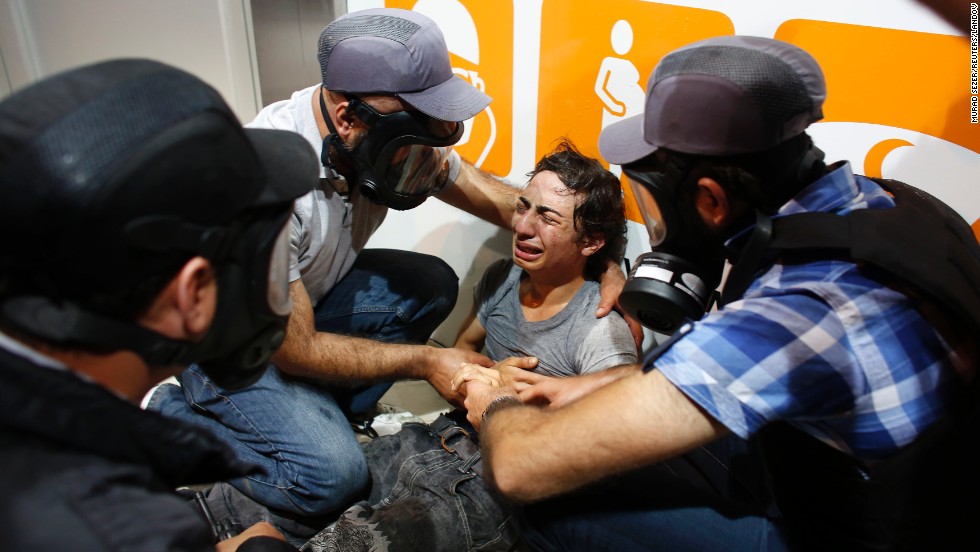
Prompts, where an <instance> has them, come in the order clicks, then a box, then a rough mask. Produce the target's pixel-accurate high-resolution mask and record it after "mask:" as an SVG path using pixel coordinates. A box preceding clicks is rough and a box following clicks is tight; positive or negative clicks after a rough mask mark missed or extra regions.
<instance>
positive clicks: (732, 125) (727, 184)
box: [465, 36, 980, 550]
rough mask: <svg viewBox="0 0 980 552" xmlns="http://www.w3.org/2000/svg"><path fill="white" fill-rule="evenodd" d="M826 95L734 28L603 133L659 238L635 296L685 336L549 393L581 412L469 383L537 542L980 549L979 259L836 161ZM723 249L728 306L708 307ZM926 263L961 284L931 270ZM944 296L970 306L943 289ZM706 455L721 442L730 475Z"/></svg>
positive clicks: (674, 56) (627, 546)
mask: <svg viewBox="0 0 980 552" xmlns="http://www.w3.org/2000/svg"><path fill="white" fill-rule="evenodd" d="M824 98H825V86H824V80H823V75H822V72H821V70H820V68H819V66H818V65H817V63H816V61H815V60H814V59H813V58H812V57H811V56H810V55H809V54H807V53H806V52H804V51H802V50H800V49H799V48H797V47H795V46H792V45H790V44H787V43H784V42H780V41H776V40H771V39H765V38H757V37H738V36H728V37H718V38H712V39H708V40H704V41H700V42H696V43H693V44H690V45H688V46H685V47H682V48H680V49H678V50H676V51H674V52H672V53H670V54H668V55H667V56H665V57H664V58H663V59H662V60H661V62H660V63H659V65H658V66H657V68H656V70H655V71H654V74H653V75H652V76H651V78H650V80H649V83H648V86H647V99H646V101H647V104H646V110H645V113H644V114H643V115H641V116H638V117H635V118H633V119H628V120H626V121H623V122H621V123H618V124H615V125H612V126H610V127H608V128H606V129H605V130H604V131H603V133H602V135H601V137H600V141H599V145H600V150H601V152H602V154H603V156H604V157H605V158H606V159H607V160H608V161H609V162H611V163H616V164H620V165H622V167H623V171H624V173H625V174H626V175H627V176H628V177H629V179H630V183H631V186H632V187H633V190H634V192H635V193H636V196H637V198H638V203H639V205H640V207H641V208H642V210H643V211H644V219H645V223H646V226H647V229H648V230H649V235H650V241H651V245H652V246H653V252H652V253H650V254H647V255H645V256H644V257H643V258H642V259H641V260H640V262H638V263H637V267H636V268H635V270H634V271H633V272H632V273H631V276H632V279H631V282H630V283H628V284H627V288H626V289H624V294H627V295H628V294H629V293H632V294H633V297H632V298H631V299H627V300H626V301H624V302H627V303H630V305H624V306H625V307H626V308H627V310H632V312H634V314H636V315H637V316H638V317H640V318H641V319H644V320H645V321H646V322H647V323H649V324H655V325H657V327H658V328H660V329H661V330H662V331H672V330H673V329H674V328H678V326H679V328H678V329H676V331H674V333H673V335H672V336H671V338H670V339H669V340H668V341H667V342H666V343H664V344H663V345H661V346H660V347H659V348H658V349H656V350H655V351H653V352H651V353H650V354H649V355H648V356H647V357H646V359H645V360H644V363H643V365H642V366H634V367H632V369H630V370H622V371H619V372H618V373H617V375H619V376H621V377H620V378H619V379H617V380H616V381H614V382H612V383H609V384H607V385H604V386H601V387H600V386H599V385H598V384H596V383H595V382H592V381H590V379H589V377H588V376H585V377H581V378H570V379H568V380H560V383H559V382H550V383H549V385H550V386H551V387H549V388H548V389H547V394H550V395H551V396H552V397H554V398H556V399H561V398H562V397H567V396H568V395H569V394H570V393H572V390H574V391H575V392H576V393H577V395H579V396H581V395H583V394H586V393H585V391H591V393H590V394H588V396H585V397H583V398H581V399H579V400H577V401H572V402H571V403H570V404H567V405H566V406H564V407H562V408H557V409H549V410H540V409H535V408H532V407H528V406H521V402H520V401H519V400H518V399H517V396H516V393H515V392H514V391H513V390H512V389H507V388H501V389H494V388H491V387H489V386H487V385H486V384H485V383H484V382H481V381H478V380H474V381H471V382H468V383H467V384H466V386H465V393H466V395H467V398H466V402H465V405H466V407H467V409H468V410H469V412H470V413H471V414H473V413H476V415H477V416H480V417H481V418H482V420H483V433H482V436H481V443H482V446H483V456H484V460H485V461H486V462H488V466H489V471H490V478H491V479H492V480H493V481H494V482H495V484H496V486H497V488H498V489H499V490H500V491H501V492H503V493H504V494H505V495H506V496H508V497H510V498H512V499H515V500H518V501H522V502H537V501H544V502H542V503H541V504H536V505H534V506H531V507H528V508H527V509H526V512H525V513H526V519H527V520H528V523H529V525H530V528H529V530H528V532H527V533H526V536H527V538H528V540H529V542H530V543H531V544H532V545H533V547H534V548H537V549H541V550H559V549H561V550H564V549H583V550H605V549H610V550H633V549H641V548H645V549H658V548H664V549H672V550H675V549H690V550H782V549H791V550H799V549H814V550H835V549H846V550H854V549H875V550H881V549H893V548H896V547H908V549H924V548H926V547H936V548H940V549H952V548H954V547H956V548H958V549H959V547H961V546H963V543H964V542H967V541H966V540H964V539H968V540H969V541H970V542H974V541H976V539H977V535H976V534H975V532H974V533H972V534H971V533H969V532H968V531H967V529H968V528H970V527H972V521H971V520H972V519H974V518H975V516H976V515H977V513H978V512H977V510H978V508H977V505H976V503H975V499H974V498H972V497H975V491H976V490H977V488H978V484H977V477H976V475H975V472H976V470H975V468H974V467H973V466H971V465H970V462H971V460H970V459H971V458H975V457H976V449H977V448H978V447H977V445H976V441H977V439H976V438H975V435H976V433H975V427H973V426H971V425H970V424H971V422H970V418H968V417H967V416H968V415H971V414H973V415H974V418H975V412H976V411H977V408H976V399H975V394H974V393H968V392H967V391H972V389H970V388H969V387H968V385H967V382H969V381H971V378H972V377H973V375H974V369H975V359H976V358H977V357H976V351H975V347H974V346H971V345H969V344H968V340H967V339H964V334H967V333H968V332H969V331H971V330H969V328H977V327H978V325H977V322H976V320H977V316H976V315H975V314H972V315H971V313H970V310H971V309H958V308H957V305H956V302H957V300H960V301H961V302H963V303H964V304H966V305H971V306H972V305H977V304H978V301H980V297H978V293H977V287H978V286H977V283H978V282H980V278H978V277H976V276H972V277H971V276H969V275H970V274H973V275H976V274H980V263H978V261H977V259H978V258H980V250H978V248H977V244H976V241H975V238H974V237H973V234H972V231H970V229H969V226H968V225H966V223H965V221H963V220H962V219H961V218H959V217H958V216H957V215H955V214H954V213H952V212H951V210H950V211H947V210H948V208H946V210H944V209H943V208H944V207H945V206H941V204H939V203H938V202H936V201H935V200H933V199H932V198H931V197H929V196H927V194H924V193H923V192H921V191H919V190H914V189H912V188H910V187H908V186H905V185H903V184H901V183H894V182H890V181H889V182H885V181H881V182H879V181H873V180H871V179H868V178H865V177H862V176H857V175H854V174H852V173H851V169H850V165H849V164H848V163H846V162H839V163H835V164H833V165H829V166H825V165H824V163H823V162H822V153H821V152H820V151H819V150H818V149H817V148H816V147H815V146H814V145H813V143H812V141H811V140H810V138H809V137H808V136H807V135H806V134H805V129H806V127H807V126H808V125H810V124H811V123H813V122H814V121H817V120H819V119H820V118H821V117H822V112H821V107H822V104H823V101H824ZM886 189H887V190H888V191H886ZM909 190H911V193H910V192H909ZM893 194H894V197H893ZM926 205H932V206H933V207H935V208H933V207H930V208H925V207H923V206H926ZM930 209H932V211H930ZM933 215H938V216H933ZM800 217H802V218H800ZM798 221H804V224H802V225H801V224H796V222H798ZM841 221H846V224H847V225H850V226H849V227H850V228H851V229H852V232H848V231H847V228H848V226H845V225H844V224H842V223H841ZM866 222H870V224H867V223H866ZM841 228H843V229H844V231H841V232H838V231H837V230H840V229H841ZM877 232H881V234H880V236H879V235H876V233H877ZM916 234H924V235H927V236H928V237H929V238H928V239H926V240H921V239H917V236H916ZM912 249H914V251H913V250H912ZM930 250H939V252H940V253H939V254H935V255H934V254H933V253H932V251H930ZM725 257H727V258H729V259H730V260H731V261H732V263H733V268H732V269H731V272H730V275H729V276H728V278H727V281H726V283H725V287H724V292H723V293H722V295H721V300H720V305H721V306H720V308H718V309H717V310H712V311H711V312H709V313H708V314H707V315H705V314H704V310H705V308H707V307H708V306H709V305H708V300H709V298H710V296H711V294H710V291H711V290H712V289H714V287H715V286H716V285H717V284H718V281H719V280H720V278H721V273H722V268H723V264H722V261H723V259H724V258H725ZM919 258H922V259H925V260H926V262H927V266H930V267H931V266H936V267H938V268H939V269H944V268H949V269H950V270H948V271H947V272H945V274H946V275H948V279H945V280H943V279H941V278H935V277H934V276H933V275H931V274H928V272H929V270H925V272H926V273H927V274H926V276H925V277H924V278H919V276H914V277H913V275H912V273H913V272H915V271H919V270H921V268H920V267H919V265H921V264H922V263H918V262H917V261H918V259H919ZM856 259H860V261H857V260H856ZM905 259H912V260H913V261H915V262H904V261H905ZM949 259H953V261H950V260H949ZM896 265H901V266H902V267H903V268H901V269H900V270H896V269H894V268H892V267H894V266H896ZM940 265H941V266H940ZM904 267H907V268H908V270H907V271H905V268H904ZM940 281H941V282H943V283H942V284H940V283H938V282H940ZM923 282H924V284H923ZM933 282H937V283H935V285H932V283H933ZM947 286H948V287H951V288H953V289H957V290H962V293H961V294H959V295H957V296H954V297H952V298H951V297H950V296H949V294H944V293H943V292H942V291H941V290H940V291H938V292H936V291H935V290H936V288H942V287H947ZM954 295H955V294H954ZM973 331H975V330H973ZM524 395H525V393H524V392H522V394H521V396H522V397H524ZM973 423H975V422H973ZM733 438H738V439H741V440H745V439H752V440H751V441H750V442H749V444H750V445H751V446H752V447H753V448H752V449H750V450H751V451H758V452H760V453H761V455H762V457H764V458H765V466H766V468H767V476H768V478H769V481H770V482H771V485H770V486H769V487H767V488H766V490H765V491H762V490H760V489H759V488H758V487H754V486H752V485H751V484H749V486H748V487H743V486H742V484H743V483H745V482H746V481H747V480H745V479H743V478H742V476H743V475H746V474H750V473H752V468H753V467H758V466H759V465H760V464H759V462H758V461H756V460H754V456H752V455H751V454H747V455H739V456H736V457H731V458H729V457H726V456H725V453H724V452H723V451H724V450H726V449H727V448H728V445H730V444H732V443H739V442H738V441H732V439H733ZM742 444H744V443H742ZM702 446H707V447H708V448H707V449H706V448H701V447H702ZM756 446H758V449H756V448H755V447H756ZM706 450H707V451H708V452H710V453H712V454H716V455H717V454H718V453H719V451H721V456H718V458H719V459H721V460H722V463H723V464H724V468H723V469H719V468H720V466H718V465H715V464H713V462H708V463H705V462H704V460H705V459H706V458H707V459H711V458H712V457H711V456H710V454H709V455H706V454H705V452H706ZM740 464H742V465H740ZM643 466H646V467H643ZM614 475H615V477H609V476H614ZM604 478H608V479H605V480H604V481H601V482H600V480H601V479H604ZM593 483H594V484H593ZM590 484H593V485H590ZM583 487H585V488H584V489H582V488H583ZM572 491H574V492H573V493H572V494H570V495H568V494H567V493H569V492H572ZM766 492H771V493H772V496H773V497H774V499H773V501H772V502H771V503H770V502H769V500H767V499H766V498H765V497H766ZM558 495H566V496H558ZM552 497H557V498H554V499H552V500H546V499H551V498H552ZM974 544H976V543H975V542H974Z"/></svg>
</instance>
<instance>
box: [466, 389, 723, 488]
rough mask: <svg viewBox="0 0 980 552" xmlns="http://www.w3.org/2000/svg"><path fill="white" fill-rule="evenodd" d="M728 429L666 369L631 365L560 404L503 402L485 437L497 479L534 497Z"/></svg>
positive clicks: (491, 470)
mask: <svg viewBox="0 0 980 552" xmlns="http://www.w3.org/2000/svg"><path fill="white" fill-rule="evenodd" d="M726 431H727V430H726V429H725V428H724V427H723V426H721V425H720V424H718V422H716V421H715V420H714V419H713V418H711V417H710V416H708V415H707V414H706V413H705V412H703V411H702V410H701V409H700V408H699V407H697V406H696V405H695V404H694V403H692V402H691V401H690V399H688V398H687V397H686V396H685V395H684V394H683V393H681V392H680V391H679V390H678V389H677V388H676V387H674V386H673V385H672V384H671V383H670V382H669V381H667V380H666V378H664V377H663V375H661V374H660V373H659V372H656V371H654V372H651V373H649V374H643V373H641V372H632V373H631V375H629V376H627V377H623V378H620V379H619V380H617V381H615V382H613V383H612V384H610V385H607V386H605V387H603V388H601V389H599V390H597V391H596V392H595V393H592V394H591V395H589V396H586V397H584V398H582V399H581V400H579V401H576V402H574V403H572V404H569V405H568V406H566V407H564V408H560V409H555V410H546V409H539V408H535V407H529V406H523V407H511V408H506V409H503V410H501V411H499V412H497V413H495V414H493V415H491V416H489V417H488V418H487V420H486V423H485V425H484V427H483V433H482V434H481V437H480V443H481V446H482V448H483V457H484V460H485V462H486V465H487V468H488V474H489V478H490V480H491V481H492V482H493V483H494V485H496V487H497V488H498V490H500V491H501V492H502V493H503V494H504V495H505V496H507V497H509V498H511V499H513V500H517V501H521V502H533V501H537V500H541V499H544V498H548V497H551V496H555V495H558V494H562V493H565V492H568V491H571V490H573V489H576V488H579V487H582V486H584V485H586V484H588V483H591V482H594V481H597V480H599V479H601V478H603V477H606V476H609V475H612V474H615V473H621V472H624V471H627V470H630V469H634V468H638V467H641V466H644V465H648V464H652V463H654V462H658V461H660V460H663V459H666V458H669V457H672V456H676V455H678V454H681V453H683V452H686V451H687V450H690V449H691V448H694V447H696V446H698V445H701V444H704V443H706V442H708V441H711V440H713V439H716V438H718V437H720V436H721V435H723V434H725V433H726Z"/></svg>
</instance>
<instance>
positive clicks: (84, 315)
mask: <svg viewBox="0 0 980 552" xmlns="http://www.w3.org/2000/svg"><path fill="white" fill-rule="evenodd" d="M316 166H317V163H316V157H315V155H314V152H313V151H312V149H311V148H310V147H309V145H307V144H306V143H305V142H304V141H303V140H302V138H300V137H298V136H296V135H295V134H293V133H290V132H282V131H276V130H264V129H263V130H259V129H248V130H243V129H242V127H241V125H240V123H239V122H238V120H237V119H236V118H235V116H234V114H233V113H232V112H231V110H230V108H229V107H228V106H227V105H226V104H225V103H224V101H223V100H222V99H221V97H220V96H219V95H218V93H217V92H216V91H215V90H214V89H212V88H211V87H210V86H208V85H206V84H205V83H204V82H202V81H201V80H199V79H197V78H196V77H193V76H192V75H189V74H187V73H185V72H183V71H180V70H177V69H174V68H172V67H169V66H166V65H163V64H160V63H157V62H152V61H146V60H119V61H110V62H105V63H101V64H96V65H91V66H87V67H83V68H80V69H75V70H72V71H68V72H65V73H61V74H58V75H56V76H53V77H50V78H48V79H45V80H42V81H40V82H38V83H36V84H34V85H32V86H30V87H28V88H26V89H24V90H22V91H20V92H17V93H15V94H13V95H12V96H10V97H9V98H7V99H5V100H4V101H3V102H2V103H0V381H2V384H0V449H2V450H3V453H2V454H0V470H2V471H0V473H2V474H3V475H2V479H0V503H2V506H0V509H2V511H3V512H4V515H3V518H2V519H3V521H2V522H0V527H2V533H3V545H2V548H3V549H4V550H17V551H19V550H24V551H28V550H30V551H35V550H63V549H66V548H70V549H76V550H122V549H138V550H178V549H179V550H214V549H215V544H216V540H217V538H218V533H217V532H216V531H215V530H214V529H215V528H214V526H210V527H209V525H208V523H207V522H206V521H205V517H204V516H203V512H202V511H200V510H199V509H198V506H197V505H195V504H194V503H193V502H191V501H188V500H184V499H182V498H180V497H178V496H177V495H175V494H174V490H175V489H176V488H177V487H178V486H179V485H189V484H200V483H207V482H211V481H215V480H218V479H226V478H231V477H240V476H242V475H245V474H248V473H251V472H252V471H254V470H255V467H254V466H249V465H248V464H245V463H242V462H240V461H239V460H238V459H237V458H236V457H235V455H234V454H233V453H232V451H231V450H230V449H229V448H227V447H226V446H224V445H222V444H221V443H219V442H216V441H215V440H214V437H213V435H211V434H210V433H208V432H206V431H202V430H200V429H199V428H196V427H194V426H191V425H188V424H183V423H180V422H177V421H175V420H171V419H166V418H164V417H162V416H160V415H158V414H156V413H152V412H145V411H143V410H140V409H139V407H138V404H139V401H140V399H142V398H143V395H144V394H145V393H146V391H147V390H148V389H149V388H150V387H151V386H152V385H153V384H155V383H157V382H159V381H160V380H162V379H164V378H166V377H168V376H170V375H173V374H175V373H177V371H178V370H180V369H182V368H183V367H185V366H186V365H187V364H189V363H192V362H195V363H198V365H199V366H200V367H201V369H202V370H203V371H204V372H205V373H207V374H208V375H209V377H210V378H212V379H213V381H215V382H218V383H219V384H220V385H223V386H227V387H240V386H243V385H248V384H249V383H250V382H252V381H255V380H256V379H257V378H258V377H259V376H260V375H261V373H262V372H263V371H264V370H265V368H266V366H267V363H268V360H269V358H270V357H271V355H272V353H273V352H274V351H275V349H276V347H278V345H279V344H280V343H281V342H282V339H283V336H284V333H285V328H286V322H287V317H288V315H289V312H290V299H289V295H288V279H287V273H288V249H289V232H288V220H289V216H290V212H291V208H292V205H293V201H294V199H295V198H297V197H300V196H302V195H303V194H305V193H307V192H308V191H309V190H310V189H311V188H312V187H313V186H315V185H316V177H315V175H316ZM239 530H240V528H239ZM263 535H264V536H263ZM253 536H263V537H262V539H261V541H260V542H257V541H256V540H255V539H251V537H253ZM272 537H274V538H272ZM269 539H272V540H269ZM281 539H282V536H281V535H279V533H278V532H277V531H276V530H275V529H274V528H273V527H272V526H271V525H269V524H268V523H262V524H258V525H256V526H253V527H251V528H249V529H246V531H245V532H244V533H242V534H241V535H239V536H238V537H234V538H231V539H228V540H224V541H223V542H221V543H220V544H218V545H217V549H218V550H234V549H237V546H238V545H239V544H241V543H242V542H244V541H246V540H248V542H249V546H250V548H249V550H252V549H255V550H280V549H292V548H291V547H287V545H286V544H285V543H284V542H283V541H282V540H281ZM263 542H264V544H262V543H263ZM260 545H261V546H260Z"/></svg>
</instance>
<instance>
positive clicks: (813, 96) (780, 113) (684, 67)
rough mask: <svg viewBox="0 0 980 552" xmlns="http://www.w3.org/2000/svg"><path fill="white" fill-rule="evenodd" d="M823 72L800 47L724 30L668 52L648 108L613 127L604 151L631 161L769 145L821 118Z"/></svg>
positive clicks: (653, 79) (602, 143)
mask: <svg viewBox="0 0 980 552" xmlns="http://www.w3.org/2000/svg"><path fill="white" fill-rule="evenodd" d="M826 97H827V89H826V85H825V84H824V78H823V72H822V71H821V70H820V66H819V65H818V64H817V62H816V60H814V59H813V57H812V56H811V55H810V54H808V53H806V52H805V51H803V50H801V49H800V48H798V47H796V46H793V45H792V44H788V43H786V42H781V41H778V40H773V39H770V38H761V37H754V36H721V37H715V38H709V39H706V40H701V41H698V42H694V43H692V44H689V45H687V46H683V47H681V48H679V49H677V50H674V51H673V52H671V53H669V54H667V55H666V56H664V58H663V59H662V60H660V63H659V64H658V65H657V68H656V69H655V70H654V72H653V75H651V76H650V80H649V82H648V83H647V95H646V110H645V112H644V113H642V114H640V115H636V116H635V117H630V118H629V119H626V120H624V121H620V122H618V123H615V124H612V125H609V126H608V127H606V128H605V129H604V130H603V131H602V134H600V135H599V151H601V152H602V156H603V157H605V159H606V160H607V161H609V162H610V163H615V164H618V165H624V164H627V163H632V162H634V161H637V160H639V159H642V158H643V157H646V156H647V155H650V154H651V153H653V152H654V151H656V150H657V148H668V149H671V150H674V151H678V152H683V153H690V154H695V155H709V156H727V155H738V154H746V153H757V152H761V151H765V150H768V149H771V148H773V147H775V146H777V145H779V144H780V143H782V142H784V141H785V140H788V139H790V138H792V137H794V136H797V135H799V134H800V133H802V132H803V131H804V130H805V129H806V127H808V126H809V125H810V124H811V123H813V122H815V121H819V120H820V119H822V118H823V111H822V106H823V101H824V99H825V98H826Z"/></svg>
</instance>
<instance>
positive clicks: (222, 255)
mask: <svg viewBox="0 0 980 552" xmlns="http://www.w3.org/2000/svg"><path fill="white" fill-rule="evenodd" d="M289 216H290V211H289V210H286V209H284V208H283V207H282V206H280V207H275V208H274V207H265V208H262V209H259V210H257V212H253V213H252V214H251V215H250V216H246V217H243V218H241V219H239V220H237V221H235V222H232V223H230V224H228V225H224V226H200V225H196V224H193V223H189V222H184V221H182V220H180V219H179V218H178V217H174V216H151V217H144V218H142V219H137V220H134V221H132V222H131V223H129V225H128V226H127V227H126V228H125V231H124V233H125V238H124V239H125V240H126V241H127V242H128V243H129V244H131V245H136V246H138V247H139V248H141V249H143V250H146V251H168V252H169V251H174V250H179V251H186V252H188V253H190V254H195V255H201V256H203V257H205V258H207V259H209V260H210V261H211V262H212V264H213V267H214V270H215V277H216V279H217V286H218V299H217V305H216V308H215V314H214V320H213V322H212V324H211V327H210V328H209V330H208V332H207V333H206V334H205V336H204V337H203V338H202V339H201V341H198V342H187V341H178V340H174V339H169V338H166V337H164V336H162V335H160V334H158V333H156V332H154V331H152V330H150V329H148V328H145V327H143V326H140V325H138V324H135V323H132V322H128V321H123V320H118V319H115V318H112V317H109V316H105V315H102V314H100V313H98V312H95V311H93V310H90V309H88V308H86V307H84V306H82V305H79V304H76V303H74V302H71V301H56V300H53V299H49V298H47V297H40V296H15V297H11V298H9V299H7V300H6V301H4V302H3V303H2V304H0V309H2V317H3V318H4V319H6V320H7V321H9V322H11V323H13V324H14V325H15V326H17V327H19V328H21V329H22V330H25V331H27V332H29V333H32V334H34V335H37V336H39V337H42V338H44V339H46V340H49V341H51V342H54V343H62V344H67V345H72V344H82V345H86V346H90V347H100V348H105V349H108V350H117V349H128V350H132V351H134V352H135V353H137V354H138V355H139V356H140V357H142V358H143V360H144V361H145V362H146V363H147V364H149V365H151V366H172V365H182V364H190V363H194V362H196V363H198V364H199V365H200V366H201V368H202V369H203V370H204V372H205V373H206V374H207V375H208V376H210V377H211V378H212V379H213V380H214V381H215V383H217V384H218V385H219V386H222V387H226V388H238V387H244V386H246V385H249V384H251V383H253V382H255V381H256V380H257V379H258V378H259V377H261V376H262V374H263V373H264V371H265V368H266V365H267V363H268V361H269V359H270V358H271V357H272V354H273V353H274V352H275V351H276V349H277V348H278V347H279V345H280V344H281V343H282V341H283V338H284V337H285V330H286V322H287V321H288V319H289V314H290V312H291V310H292V303H291V301H290V298H289V274H288V272H289V225H288V224H287V222H288V220H289Z"/></svg>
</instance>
